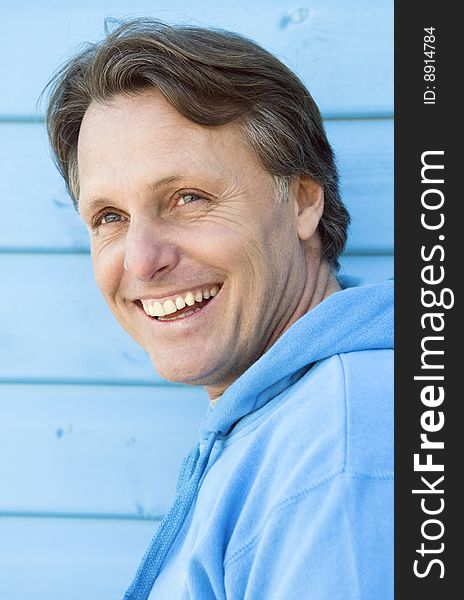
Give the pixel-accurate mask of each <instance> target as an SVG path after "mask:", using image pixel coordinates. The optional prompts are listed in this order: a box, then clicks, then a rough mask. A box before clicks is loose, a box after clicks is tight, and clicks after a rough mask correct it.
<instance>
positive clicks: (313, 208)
mask: <svg viewBox="0 0 464 600" xmlns="http://www.w3.org/2000/svg"><path fill="white" fill-rule="evenodd" d="M293 186H294V187H293V190H292V191H293V194H292V198H293V202H294V206H295V217H296V226H297V232H298V237H299V238H300V240H309V239H310V238H311V237H312V236H313V235H314V233H315V232H316V230H317V226H318V225H319V221H320V220H321V217H322V213H323V211H324V190H323V189H322V186H321V185H319V184H318V183H316V182H315V181H314V179H312V178H311V177H309V175H299V176H298V177H297V178H295V180H294V181H293Z"/></svg>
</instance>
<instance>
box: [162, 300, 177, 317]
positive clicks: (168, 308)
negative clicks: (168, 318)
mask: <svg viewBox="0 0 464 600" xmlns="http://www.w3.org/2000/svg"><path fill="white" fill-rule="evenodd" d="M163 309H164V314H165V315H172V313H175V312H176V311H177V306H176V305H175V304H174V302H173V301H172V300H166V302H163Z"/></svg>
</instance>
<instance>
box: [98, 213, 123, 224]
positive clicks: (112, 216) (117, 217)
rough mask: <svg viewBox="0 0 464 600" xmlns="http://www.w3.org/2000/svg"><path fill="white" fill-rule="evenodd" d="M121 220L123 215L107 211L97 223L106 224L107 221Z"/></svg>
mask: <svg viewBox="0 0 464 600" xmlns="http://www.w3.org/2000/svg"><path fill="white" fill-rule="evenodd" d="M120 220H121V215H118V214H117V213H114V212H107V213H104V214H102V215H100V216H99V217H98V218H97V225H106V224H107V223H115V222H117V221H120Z"/></svg>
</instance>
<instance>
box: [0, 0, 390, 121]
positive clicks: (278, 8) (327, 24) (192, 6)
mask: <svg viewBox="0 0 464 600" xmlns="http://www.w3.org/2000/svg"><path fill="white" fill-rule="evenodd" d="M175 7H176V8H172V2H168V1H166V0H160V1H158V2H156V6H154V5H153V3H152V2H149V1H148V0H133V1H132V2H131V3H129V4H128V3H127V1H126V0H111V1H110V0H98V1H92V2H91V1H90V0H85V1H83V2H79V3H78V4H76V3H61V4H60V5H59V10H57V4H56V2H55V1H54V0H42V1H41V2H40V3H39V2H33V1H32V0H25V1H23V2H21V3H20V4H19V5H18V4H14V3H12V2H10V3H8V4H7V5H6V6H5V7H2V19H1V22H0V40H1V41H2V44H3V48H2V52H0V61H1V63H0V70H1V72H2V83H3V86H2V88H3V89H2V95H1V97H0V113H1V114H3V115H10V116H13V115H29V114H34V113H35V104H36V101H37V98H38V96H39V93H40V91H41V90H42V88H43V87H44V85H45V83H46V82H47V81H48V79H49V77H50V75H51V73H52V71H54V70H55V69H56V68H57V66H58V65H60V64H61V63H62V62H63V60H64V59H65V58H66V57H67V56H68V55H69V54H71V53H74V51H75V49H76V48H77V47H78V46H79V45H80V44H82V43H83V42H86V41H95V40H98V39H100V38H101V37H102V33H103V19H104V17H105V16H113V17H119V18H121V17H127V16H137V15H141V14H146V15H151V16H155V17H157V18H160V19H164V20H167V21H169V22H193V23H196V24H198V25H210V26H215V27H222V28H225V29H232V30H235V31H237V32H239V33H242V34H245V35H247V36H249V37H251V38H252V39H255V40H256V41H257V42H259V43H261V44H262V45H264V46H265V47H266V48H268V49H269V50H271V51H273V52H274V53H276V54H277V55H278V56H279V57H280V58H281V59H282V60H284V61H285V62H286V63H288V64H289V66H290V67H292V68H293V69H295V70H296V71H297V73H298V74H299V75H300V76H301V77H302V78H303V79H304V80H305V82H306V83H307V84H308V86H309V89H310V91H311V93H312V94H313V95H314V97H315V99H316V100H317V101H318V102H319V104H320V106H321V108H322V110H323V112H324V113H325V114H327V115H338V116H339V115H346V114H349V115H353V114H371V115H372V114H377V115H378V114H385V113H386V112H388V113H389V114H391V113H392V109H393V4H392V2H390V1H387V0H358V1H357V2H356V3H350V4H349V5H347V4H346V3H344V2H343V1H342V0H313V2H311V3H310V4H309V5H304V6H303V5H302V6H298V5H295V4H292V3H289V2H288V1H287V0H273V1H269V0H256V1H255V2H251V3H250V2H246V3H245V2H233V3H225V2H223V3H217V2H213V0H177V2H176V4H175ZM25 14H26V15H27V18H24V15H25ZM51 23H52V24H53V34H52V35H50V34H48V33H47V32H49V31H50V24H51ZM12 56H13V57H14V60H12V59H11V57H12Z"/></svg>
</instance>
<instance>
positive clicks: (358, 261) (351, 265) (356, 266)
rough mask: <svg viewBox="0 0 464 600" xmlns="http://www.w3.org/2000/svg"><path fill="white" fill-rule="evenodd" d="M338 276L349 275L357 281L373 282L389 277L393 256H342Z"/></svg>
mask: <svg viewBox="0 0 464 600" xmlns="http://www.w3.org/2000/svg"><path fill="white" fill-rule="evenodd" d="M340 264H341V269H340V276H341V277H344V276H349V278H350V279H352V280H353V281H356V282H357V283H374V282H376V281H385V280H386V279H391V278H392V277H393V275H394V272H393V256H343V257H342V259H341V261H340Z"/></svg>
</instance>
